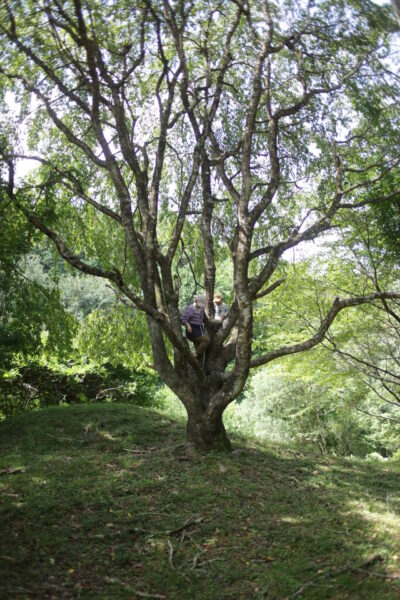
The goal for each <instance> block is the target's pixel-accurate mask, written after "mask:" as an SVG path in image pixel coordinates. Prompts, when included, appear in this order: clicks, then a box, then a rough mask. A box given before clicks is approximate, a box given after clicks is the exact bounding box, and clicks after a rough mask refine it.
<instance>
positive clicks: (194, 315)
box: [181, 304, 204, 328]
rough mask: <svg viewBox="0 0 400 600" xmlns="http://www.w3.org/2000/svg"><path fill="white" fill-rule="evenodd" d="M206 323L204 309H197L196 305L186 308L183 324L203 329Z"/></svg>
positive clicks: (182, 318) (182, 317)
mask: <svg viewBox="0 0 400 600" xmlns="http://www.w3.org/2000/svg"><path fill="white" fill-rule="evenodd" d="M203 321H204V308H203V307H202V306H200V308H197V307H196V306H195V305H194V304H189V306H187V307H186V308H185V310H184V311H183V313H182V316H181V323H182V324H183V325H185V323H190V325H200V326H201V328H203Z"/></svg>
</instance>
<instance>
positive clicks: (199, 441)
mask: <svg viewBox="0 0 400 600" xmlns="http://www.w3.org/2000/svg"><path fill="white" fill-rule="evenodd" d="M186 432H187V441H188V442H189V443H191V444H194V446H195V447H196V448H198V449H199V450H228V451H231V450H232V445H231V442H230V440H229V438H228V435H227V433H226V430H225V427H224V424H223V421H222V413H221V414H217V415H213V416H210V415H209V414H207V411H206V410H204V409H200V408H195V409H191V410H190V411H188V421H187V430H186Z"/></svg>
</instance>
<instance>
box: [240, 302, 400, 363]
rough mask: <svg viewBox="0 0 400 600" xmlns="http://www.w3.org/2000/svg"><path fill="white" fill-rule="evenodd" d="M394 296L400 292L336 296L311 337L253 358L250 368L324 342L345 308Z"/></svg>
mask: <svg viewBox="0 0 400 600" xmlns="http://www.w3.org/2000/svg"><path fill="white" fill-rule="evenodd" d="M394 298H400V292H382V293H379V292H376V293H374V294H369V295H368V296H358V297H355V298H345V299H340V298H336V300H335V301H334V303H333V305H332V308H331V309H330V310H329V312H328V313H327V315H326V316H325V318H324V319H323V321H322V322H321V324H320V327H319V328H318V329H317V331H316V333H315V334H314V335H313V336H312V337H311V338H309V339H308V340H305V341H304V342H300V343H298V344H293V345H292V346H284V347H283V348H279V349H277V350H272V351H271V352H267V354H264V355H263V356H260V357H258V358H255V359H253V360H252V361H251V363H250V368H254V367H260V366H261V365H266V364H267V363H269V362H271V361H273V360H276V359H277V358H281V357H282V356H288V355H289V354H297V353H298V352H304V351H305V350H310V349H311V348H314V347H315V346H317V345H318V344H320V343H321V342H322V340H323V339H324V337H325V335H326V333H327V331H328V330H329V327H330V326H331V325H332V323H333V321H334V320H335V318H336V317H337V315H338V314H339V313H340V312H341V311H342V310H343V309H345V308H349V307H352V306H359V305H361V304H367V303H369V302H373V301H374V300H382V299H386V300H390V299H394Z"/></svg>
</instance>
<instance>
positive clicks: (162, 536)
mask: <svg viewBox="0 0 400 600" xmlns="http://www.w3.org/2000/svg"><path fill="white" fill-rule="evenodd" d="M183 439H184V425H183V423H180V422H177V421H174V420H172V419H171V418H170V417H168V416H167V415H165V414H160V413H158V412H156V411H151V410H145V409H141V408H138V407H135V406H128V405H123V404H117V405H116V404H102V405H101V404H96V405H81V406H72V407H59V408H52V409H47V410H42V411H39V412H36V413H29V414H25V415H22V416H19V417H15V418H11V419H9V420H7V421H4V422H2V423H0V502H1V504H0V512H1V541H0V561H1V564H2V566H1V572H2V576H1V578H0V598H4V599H7V600H9V599H14V598H40V599H54V600H56V599H57V600H60V599H72V598H84V599H112V600H114V599H117V600H119V599H136V598H156V599H159V600H163V599H166V600H167V599H168V600H175V599H176V600H178V599H179V600H185V599H191V598H198V599H203V598H204V599H207V600H214V599H231V600H239V599H241V598H242V599H247V598H255V599H256V598H260V599H261V598H266V599H271V600H272V599H276V600H278V599H285V598H288V599H291V598H305V599H307V600H313V599H321V600H322V599H328V598H330V599H332V600H333V599H338V600H339V599H340V600H343V599H346V598H348V599H351V600H354V599H356V598H365V599H367V598H368V599H374V600H383V599H385V600H386V599H387V600H389V599H395V598H399V597H400V515H399V509H400V497H399V489H400V466H399V465H398V464H397V465H396V464H394V463H372V462H365V461H364V462H362V461H354V460H350V459H349V460H343V459H333V458H321V457H312V456H300V455H299V454H298V453H295V452H291V451H290V450H288V449H283V448H279V447H278V448H266V447H262V446H260V445H256V444H254V443H253V442H252V441H249V440H234V441H236V446H240V450H237V451H235V452H233V453H231V454H218V453H210V454H206V455H200V454H197V453H188V452H187V451H186V449H185V447H184V446H183V445H180V444H181V442H182V440H183Z"/></svg>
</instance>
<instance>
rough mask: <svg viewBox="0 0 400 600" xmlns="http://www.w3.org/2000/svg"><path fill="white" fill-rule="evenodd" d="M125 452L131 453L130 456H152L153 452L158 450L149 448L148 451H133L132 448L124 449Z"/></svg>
mask: <svg viewBox="0 0 400 600" xmlns="http://www.w3.org/2000/svg"><path fill="white" fill-rule="evenodd" d="M123 450H124V452H129V453H130V454H151V453H152V452H154V450H156V448H155V447H153V448H148V449H147V450H135V449H131V448H123Z"/></svg>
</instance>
